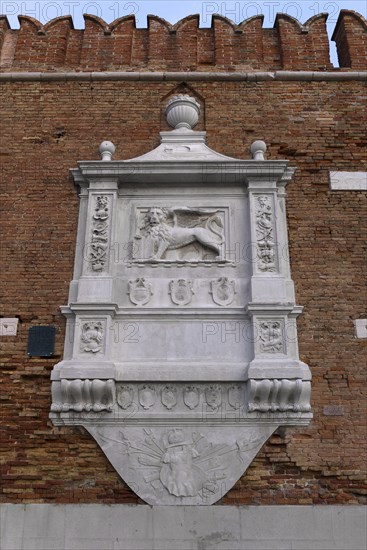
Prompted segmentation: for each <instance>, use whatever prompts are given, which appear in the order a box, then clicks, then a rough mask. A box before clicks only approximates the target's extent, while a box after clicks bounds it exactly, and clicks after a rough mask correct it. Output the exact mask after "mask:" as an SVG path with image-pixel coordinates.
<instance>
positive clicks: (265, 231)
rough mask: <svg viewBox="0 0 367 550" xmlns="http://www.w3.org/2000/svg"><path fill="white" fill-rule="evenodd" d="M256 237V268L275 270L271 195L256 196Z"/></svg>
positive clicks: (265, 270)
mask: <svg viewBox="0 0 367 550" xmlns="http://www.w3.org/2000/svg"><path fill="white" fill-rule="evenodd" d="M255 211H256V239H257V251H258V263H257V265H258V268H259V270H260V271H264V272H267V271H269V272H273V271H276V264H275V239H274V228H273V225H274V221H273V219H274V215H273V208H272V203H271V197H269V196H267V195H261V196H260V197H257V198H256V208H255Z"/></svg>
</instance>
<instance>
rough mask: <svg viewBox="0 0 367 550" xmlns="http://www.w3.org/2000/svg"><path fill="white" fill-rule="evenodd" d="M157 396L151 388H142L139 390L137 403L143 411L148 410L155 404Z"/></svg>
mask: <svg viewBox="0 0 367 550" xmlns="http://www.w3.org/2000/svg"><path fill="white" fill-rule="evenodd" d="M156 399H157V395H156V393H155V389H154V388H153V387H152V386H143V387H142V388H140V390H139V403H140V405H141V406H142V407H143V409H145V410H147V409H150V407H152V406H153V405H154V403H155V402H156Z"/></svg>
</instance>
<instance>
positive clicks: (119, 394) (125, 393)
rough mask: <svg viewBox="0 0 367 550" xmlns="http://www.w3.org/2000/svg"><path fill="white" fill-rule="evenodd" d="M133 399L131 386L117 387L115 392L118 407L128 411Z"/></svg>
mask: <svg viewBox="0 0 367 550" xmlns="http://www.w3.org/2000/svg"><path fill="white" fill-rule="evenodd" d="M133 399H134V390H133V388H132V386H118V387H117V391H116V400H117V403H118V405H119V406H120V407H121V408H122V409H124V410H126V409H128V408H129V407H130V406H131V404H132V402H133Z"/></svg>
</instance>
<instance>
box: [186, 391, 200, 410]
mask: <svg viewBox="0 0 367 550" xmlns="http://www.w3.org/2000/svg"><path fill="white" fill-rule="evenodd" d="M183 400H184V403H185V405H186V407H189V409H191V410H192V409H196V407H197V406H198V405H199V402H200V392H199V389H198V388H196V387H195V386H187V387H186V388H185V389H184V393H183Z"/></svg>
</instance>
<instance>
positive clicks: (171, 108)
mask: <svg viewBox="0 0 367 550" xmlns="http://www.w3.org/2000/svg"><path fill="white" fill-rule="evenodd" d="M199 113H200V104H199V103H198V102H197V101H196V99H195V98H194V97H191V96H189V95H185V94H180V95H175V96H174V97H172V98H171V99H170V100H169V102H168V103H167V105H166V110H165V115H166V119H167V122H168V124H169V125H170V126H172V128H174V129H175V130H177V129H179V128H187V129H188V130H192V128H194V127H195V126H196V125H197V123H198V121H199Z"/></svg>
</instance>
